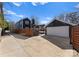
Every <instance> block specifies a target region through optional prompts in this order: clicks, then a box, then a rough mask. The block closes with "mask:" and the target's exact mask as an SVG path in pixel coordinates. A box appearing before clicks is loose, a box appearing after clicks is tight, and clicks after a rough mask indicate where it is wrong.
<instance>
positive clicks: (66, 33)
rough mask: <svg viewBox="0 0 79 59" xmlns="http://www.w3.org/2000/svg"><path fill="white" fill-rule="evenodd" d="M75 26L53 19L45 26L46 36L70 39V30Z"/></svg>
mask: <svg viewBox="0 0 79 59" xmlns="http://www.w3.org/2000/svg"><path fill="white" fill-rule="evenodd" d="M75 25H77V24H72V23H69V22H66V21H63V20H58V19H54V20H53V21H51V22H50V23H48V24H47V26H46V33H47V35H55V36H61V37H70V36H71V28H72V26H75Z"/></svg>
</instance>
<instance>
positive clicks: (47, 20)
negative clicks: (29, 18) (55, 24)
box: [40, 17, 52, 24]
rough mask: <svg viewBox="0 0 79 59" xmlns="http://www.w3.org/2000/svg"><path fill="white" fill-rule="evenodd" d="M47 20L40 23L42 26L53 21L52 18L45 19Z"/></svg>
mask: <svg viewBox="0 0 79 59" xmlns="http://www.w3.org/2000/svg"><path fill="white" fill-rule="evenodd" d="M44 19H45V20H42V21H41V22H40V23H41V24H48V23H49V22H50V21H51V20H52V17H46V18H44Z"/></svg>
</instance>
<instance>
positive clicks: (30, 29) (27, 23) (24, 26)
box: [15, 18, 38, 36]
mask: <svg viewBox="0 0 79 59" xmlns="http://www.w3.org/2000/svg"><path fill="white" fill-rule="evenodd" d="M34 23H35V21H34V20H32V21H31V20H30V19H29V18H24V19H22V20H20V21H18V22H17V23H16V25H15V26H16V30H15V32H16V33H20V34H22V35H26V36H33V35H38V31H37V30H36V28H34V26H36V25H35V24H34Z"/></svg>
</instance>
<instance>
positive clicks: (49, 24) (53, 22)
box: [46, 18, 78, 27]
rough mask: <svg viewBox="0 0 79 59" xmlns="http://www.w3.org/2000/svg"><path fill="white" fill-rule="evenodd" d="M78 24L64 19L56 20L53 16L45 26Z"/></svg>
mask: <svg viewBox="0 0 79 59" xmlns="http://www.w3.org/2000/svg"><path fill="white" fill-rule="evenodd" d="M76 25H78V24H73V23H70V22H66V21H64V20H58V19H56V18H54V19H53V20H51V21H50V22H49V23H48V24H47V25H46V27H52V26H76Z"/></svg>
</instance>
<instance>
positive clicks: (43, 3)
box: [32, 2, 48, 6]
mask: <svg viewBox="0 0 79 59" xmlns="http://www.w3.org/2000/svg"><path fill="white" fill-rule="evenodd" d="M47 3H48V2H32V5H33V6H38V5H45V4H47Z"/></svg>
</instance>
